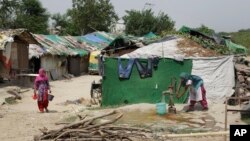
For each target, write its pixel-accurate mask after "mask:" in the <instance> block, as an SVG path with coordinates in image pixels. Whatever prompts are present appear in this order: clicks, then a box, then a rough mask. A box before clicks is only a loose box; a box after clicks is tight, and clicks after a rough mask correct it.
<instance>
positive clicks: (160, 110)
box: [156, 102, 167, 115]
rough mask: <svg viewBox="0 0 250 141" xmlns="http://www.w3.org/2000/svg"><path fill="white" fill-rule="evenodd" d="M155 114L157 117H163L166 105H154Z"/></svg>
mask: <svg viewBox="0 0 250 141" xmlns="http://www.w3.org/2000/svg"><path fill="white" fill-rule="evenodd" d="M156 112H157V114H159V115H164V114H166V112H167V110H166V103H163V102H161V103H156Z"/></svg>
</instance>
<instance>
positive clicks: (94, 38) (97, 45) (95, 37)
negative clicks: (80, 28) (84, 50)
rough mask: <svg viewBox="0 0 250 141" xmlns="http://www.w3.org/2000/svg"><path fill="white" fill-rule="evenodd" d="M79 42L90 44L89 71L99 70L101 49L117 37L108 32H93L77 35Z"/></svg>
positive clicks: (95, 71)
mask: <svg viewBox="0 0 250 141" xmlns="http://www.w3.org/2000/svg"><path fill="white" fill-rule="evenodd" d="M75 38H77V40H78V42H79V43H81V44H85V45H86V46H88V49H89V50H88V51H90V57H89V68H88V69H89V73H97V72H98V56H99V55H100V52H101V50H103V49H104V48H105V47H107V46H109V44H110V43H111V42H112V41H113V40H114V39H115V36H114V35H112V34H109V33H106V32H93V33H90V34H87V35H84V36H77V37H75Z"/></svg>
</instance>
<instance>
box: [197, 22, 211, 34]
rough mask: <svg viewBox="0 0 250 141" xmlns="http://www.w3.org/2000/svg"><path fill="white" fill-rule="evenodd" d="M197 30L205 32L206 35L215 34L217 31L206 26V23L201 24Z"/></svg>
mask: <svg viewBox="0 0 250 141" xmlns="http://www.w3.org/2000/svg"><path fill="white" fill-rule="evenodd" d="M196 30H197V31H199V32H201V33H204V34H206V35H209V36H211V35H213V34H214V33H215V31H214V30H213V29H210V28H209V27H207V26H205V25H203V24H202V25H201V26H200V27H198V28H196Z"/></svg>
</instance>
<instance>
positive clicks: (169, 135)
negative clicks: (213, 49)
mask: <svg viewBox="0 0 250 141" xmlns="http://www.w3.org/2000/svg"><path fill="white" fill-rule="evenodd" d="M223 135H229V131H219V132H206V133H190V134H168V135H167V136H166V137H167V138H181V137H200V136H223Z"/></svg>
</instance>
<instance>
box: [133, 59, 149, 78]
mask: <svg viewBox="0 0 250 141" xmlns="http://www.w3.org/2000/svg"><path fill="white" fill-rule="evenodd" d="M135 64H136V67H137V70H138V72H139V75H140V77H141V78H148V77H152V73H153V66H152V58H148V60H147V63H146V64H145V65H143V63H142V62H140V61H139V59H136V60H135Z"/></svg>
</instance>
